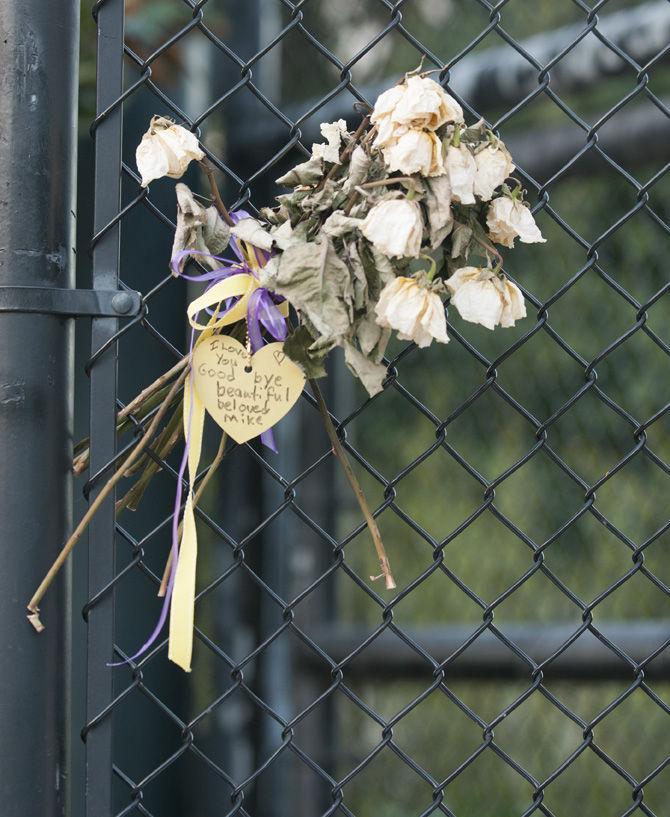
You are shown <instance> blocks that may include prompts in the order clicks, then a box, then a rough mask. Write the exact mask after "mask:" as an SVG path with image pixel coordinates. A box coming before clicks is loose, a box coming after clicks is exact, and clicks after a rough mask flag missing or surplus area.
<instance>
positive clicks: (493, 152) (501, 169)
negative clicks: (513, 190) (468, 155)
mask: <svg viewBox="0 0 670 817" xmlns="http://www.w3.org/2000/svg"><path fill="white" fill-rule="evenodd" d="M475 164H476V165H477V175H476V176H475V195H476V196H479V198H480V199H482V200H483V201H489V200H490V199H491V196H493V191H494V190H495V189H496V187H500V185H501V184H502V183H503V182H504V181H505V179H506V178H507V177H508V176H510V175H511V174H512V173H513V172H514V164H513V163H512V157H511V156H510V155H509V153H508V152H507V149H506V148H505V146H504V145H503V144H502V142H500V143H499V145H487V146H486V147H485V148H484V149H483V150H480V151H479V153H476V154H475Z"/></svg>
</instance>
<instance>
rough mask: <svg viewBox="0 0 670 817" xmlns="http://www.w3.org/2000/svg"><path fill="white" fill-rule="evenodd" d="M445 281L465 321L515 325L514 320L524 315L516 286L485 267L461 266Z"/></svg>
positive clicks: (489, 327) (489, 326)
mask: <svg viewBox="0 0 670 817" xmlns="http://www.w3.org/2000/svg"><path fill="white" fill-rule="evenodd" d="M446 285H447V289H448V290H449V292H450V293H451V303H452V304H453V305H454V306H455V307H456V310H457V311H458V314H459V315H460V316H461V318H463V320H464V321H470V323H480V324H481V325H482V326H485V327H486V328H487V329H494V328H495V327H496V326H503V327H509V326H514V322H515V321H516V320H518V319H519V318H525V317H526V305H525V303H524V300H523V295H522V294H521V290H520V289H519V287H518V286H517V285H516V284H513V283H512V282H511V281H509V280H508V279H507V278H506V277H505V276H504V275H497V274H496V273H495V272H494V271H493V270H491V269H488V268H487V267H484V268H479V267H461V268H460V269H457V270H456V272H455V273H454V274H453V275H452V276H451V278H448V279H447V281H446Z"/></svg>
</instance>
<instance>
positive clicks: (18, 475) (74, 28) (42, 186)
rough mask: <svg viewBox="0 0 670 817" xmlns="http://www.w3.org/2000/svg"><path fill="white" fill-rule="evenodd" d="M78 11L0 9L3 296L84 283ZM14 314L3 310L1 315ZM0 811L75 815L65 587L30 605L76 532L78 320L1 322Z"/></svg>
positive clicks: (8, 318)
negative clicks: (78, 228)
mask: <svg viewBox="0 0 670 817" xmlns="http://www.w3.org/2000/svg"><path fill="white" fill-rule="evenodd" d="M78 38H79V3H78V2H76V0H52V2H49V3H45V2H43V0H22V2H20V3H2V4H0V121H2V139H1V140H0V179H1V180H2V181H1V193H0V214H1V217H0V286H3V287H6V286H16V285H20V286H33V287H49V288H51V287H61V288H69V287H72V286H73V284H74V263H73V261H74V253H73V248H74V243H75V242H74V234H75V212H74V208H75V173H76V170H75V169H76V132H77V77H78ZM11 306H12V305H11V304H7V303H3V309H4V308H11ZM0 348H1V349H2V354H1V356H0V451H1V452H2V455H1V456H0V554H1V558H2V569H1V570H0V628H1V629H0V633H1V640H2V644H3V653H4V656H5V661H4V662H3V664H4V665H3V669H2V671H1V672H0V802H2V813H3V815H6V817H24V815H27V814H30V815H35V817H38V816H39V817H41V816H42V815H44V817H47V815H48V817H55V816H56V815H61V814H64V813H65V792H64V785H63V784H64V781H65V765H66V737H65V728H64V726H65V723H66V721H67V717H66V710H67V701H66V697H65V696H66V690H67V686H66V683H65V681H66V672H67V669H66V668H67V666H68V658H67V656H68V648H67V638H66V625H67V606H68V605H67V599H66V593H65V587H64V581H63V579H62V578H61V579H60V580H59V581H58V582H57V587H55V588H53V589H52V591H51V592H50V593H49V595H48V597H47V600H46V602H45V604H44V609H43V619H44V621H45V623H46V624H47V630H46V632H45V633H43V634H42V635H41V636H39V637H38V636H37V634H36V633H35V632H33V631H32V630H31V628H30V625H29V624H28V623H27V622H26V620H25V603H26V600H27V599H28V598H29V596H30V594H31V593H32V592H33V590H34V589H35V587H36V586H37V584H38V582H39V580H40V579H41V578H42V576H43V575H44V573H45V572H46V570H47V568H48V566H49V564H50V563H51V562H52V561H53V559H54V557H55V555H56V553H57V552H58V549H59V548H60V546H61V545H62V542H63V539H64V537H65V535H66V533H67V531H68V529H69V528H70V512H71V480H70V476H69V474H70V463H71V445H72V440H71V436H72V385H73V378H72V372H73V321H72V320H71V319H70V318H67V317H63V316H57V315H54V314H39V313H38V314H34V313H33V314H30V313H27V312H11V311H10V312H7V311H0Z"/></svg>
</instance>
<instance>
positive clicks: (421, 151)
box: [382, 130, 444, 176]
mask: <svg viewBox="0 0 670 817" xmlns="http://www.w3.org/2000/svg"><path fill="white" fill-rule="evenodd" d="M382 153H383V154H384V161H385V162H386V164H387V165H388V168H389V170H399V171H400V172H401V173H404V174H405V175H407V176H411V175H412V173H420V174H421V175H422V176H441V175H442V174H443V173H444V164H443V163H442V142H441V141H440V140H439V139H438V138H437V136H436V135H435V134H434V133H433V132H432V131H423V130H409V131H407V133H405V134H403V135H402V136H401V137H400V138H399V139H398V140H397V141H395V142H391V144H389V145H387V147H385V148H382Z"/></svg>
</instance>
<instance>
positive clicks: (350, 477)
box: [309, 380, 396, 590]
mask: <svg viewBox="0 0 670 817" xmlns="http://www.w3.org/2000/svg"><path fill="white" fill-rule="evenodd" d="M309 385H310V386H311V388H312V391H313V392H314V397H315V398H316V403H317V406H318V409H319V413H320V414H321V418H322V419H323V425H324V427H325V429H326V434H328V437H329V439H330V442H331V445H332V447H333V453H334V454H335V456H336V457H337V459H338V460H339V463H340V465H341V466H342V470H343V471H344V475H345V476H346V478H347V481H348V482H349V485H350V486H351V489H352V491H353V492H354V496H355V497H356V501H357V502H358V505H359V507H360V509H361V511H362V512H363V516H364V518H365V522H366V524H367V526H368V529H369V530H370V535H371V536H372V541H373V542H374V545H375V550H376V551H377V556H378V558H379V566H380V568H381V571H382V572H381V574H380V575H379V576H370V578H371V579H372V580H373V581H374V580H375V579H379V578H381V577H382V576H383V577H384V583H385V584H386V589H387V590H393V589H394V588H395V586H396V583H395V579H394V578H393V573H392V572H391V565H390V563H389V559H388V556H387V555H386V548H385V547H384V543H383V542H382V537H381V534H380V532H379V528H378V527H377V522H376V520H375V518H374V516H373V515H372V512H371V510H370V507H369V505H368V502H367V499H366V498H365V494H364V493H363V489H362V488H361V486H360V483H359V482H358V479H357V478H356V474H354V472H353V469H352V467H351V463H350V462H349V458H348V457H347V454H346V451H345V450H344V448H343V446H342V443H341V442H340V438H339V437H338V436H337V431H336V430H335V426H334V425H333V421H332V420H331V418H330V413H329V411H328V407H327V406H326V401H325V400H324V398H323V393H322V391H321V389H320V388H319V385H318V383H317V382H316V381H315V380H310V381H309Z"/></svg>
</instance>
